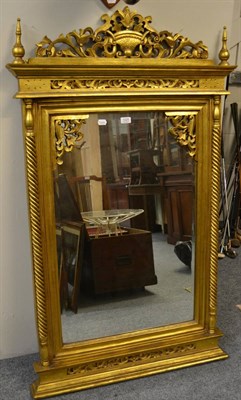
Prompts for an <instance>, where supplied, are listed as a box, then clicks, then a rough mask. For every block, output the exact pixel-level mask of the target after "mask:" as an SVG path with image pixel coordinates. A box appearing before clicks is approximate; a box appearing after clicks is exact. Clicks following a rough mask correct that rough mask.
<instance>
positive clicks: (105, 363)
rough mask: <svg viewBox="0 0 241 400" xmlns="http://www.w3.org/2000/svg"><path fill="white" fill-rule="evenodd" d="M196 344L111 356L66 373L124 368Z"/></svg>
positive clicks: (160, 357) (184, 349) (183, 349)
mask: <svg viewBox="0 0 241 400" xmlns="http://www.w3.org/2000/svg"><path fill="white" fill-rule="evenodd" d="M195 348H196V345H195V344H193V343H190V344H185V345H180V346H173V347H167V348H164V349H162V350H160V351H152V352H143V353H139V354H135V355H131V356H124V357H119V358H111V359H107V360H101V361H98V362H93V363H89V364H85V365H79V366H75V367H71V368H69V369H68V370H67V375H75V374H81V375H85V374H89V373H90V372H93V373H94V372H98V371H103V370H104V369H108V368H124V367H128V365H131V366H133V365H135V364H140V363H142V362H145V361H151V360H152V361H155V360H156V361H157V360H160V359H162V358H165V357H167V356H171V355H177V354H183V353H185V352H188V351H193V350H195Z"/></svg>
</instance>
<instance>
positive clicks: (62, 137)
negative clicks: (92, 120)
mask: <svg viewBox="0 0 241 400" xmlns="http://www.w3.org/2000/svg"><path fill="white" fill-rule="evenodd" d="M88 117H89V116H88V115H83V116H82V117H81V119H73V120H65V119H62V120H59V119H58V120H56V121H55V148H56V162H57V164H58V165H61V164H63V160H62V156H63V154H64V152H66V153H69V152H70V151H72V150H73V147H74V145H75V144H76V142H79V141H80V140H81V139H83V137H84V134H83V133H82V132H81V131H80V129H81V127H82V125H83V124H85V123H86V119H87V118H88Z"/></svg>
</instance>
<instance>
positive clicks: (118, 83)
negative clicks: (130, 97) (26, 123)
mask: <svg viewBox="0 0 241 400" xmlns="http://www.w3.org/2000/svg"><path fill="white" fill-rule="evenodd" d="M197 87H199V80H193V79H189V80H188V79H187V80H184V79H183V80H182V79H146V80H145V79H94V80H86V79H69V80H63V79H59V80H52V81H51V89H56V90H72V89H93V90H96V89H101V90H104V89H129V88H133V89H161V88H179V89H187V88H197Z"/></svg>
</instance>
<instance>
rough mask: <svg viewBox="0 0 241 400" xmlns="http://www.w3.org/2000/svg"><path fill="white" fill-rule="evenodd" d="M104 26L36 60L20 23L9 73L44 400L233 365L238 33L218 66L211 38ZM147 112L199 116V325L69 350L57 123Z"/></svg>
mask: <svg viewBox="0 0 241 400" xmlns="http://www.w3.org/2000/svg"><path fill="white" fill-rule="evenodd" d="M102 20H103V21H104V24H103V25H102V26H101V27H100V28H98V29H97V30H96V31H93V30H92V29H91V28H86V29H84V30H82V29H81V30H80V31H79V32H76V31H73V32H70V33H69V34H68V35H66V36H63V35H61V36H60V37H59V38H57V39H56V40H55V41H51V40H50V39H49V38H47V37H45V38H44V39H43V40H42V41H41V42H40V43H39V44H38V45H37V51H36V56H35V57H33V58H31V59H29V60H26V61H25V60H24V47H23V46H22V43H21V26H20V20H18V22H17V29H16V43H15V45H14V47H13V55H14V60H13V62H12V63H11V64H8V65H7V68H8V69H9V70H10V71H11V72H12V73H13V74H14V75H15V76H16V77H17V79H18V82H19V91H18V93H17V94H16V98H17V99H21V100H22V104H23V133H24V138H25V148H26V170H27V180H28V193H29V214H30V222H31V238H32V253H33V276H34V288H35V298H36V304H35V310H36V316H37V333H38V339H39V349H40V361H39V362H36V363H35V371H36V373H37V374H38V380H37V381H36V382H34V383H33V384H32V395H33V397H34V398H42V397H46V396H51V395H57V394H60V393H67V392H71V391H76V390H80V389H85V388H89V387H93V386H100V385H105V384H108V383H113V382H118V381H123V380H126V379H133V378H137V377H142V376H148V375H151V374H155V373H159V372H164V371H169V370H175V369H177V368H181V367H187V366H191V365H196V364H201V363H205V362H209V361H214V360H219V359H223V358H226V357H227V355H226V354H225V353H224V352H223V350H222V349H221V348H220V347H219V344H218V340H219V338H220V336H221V332H220V331H219V329H218V328H217V326H216V302H217V251H218V206H219V167H220V126H221V98H222V96H223V95H226V94H227V92H226V91H225V90H224V86H225V79H226V77H227V75H228V74H229V73H230V72H231V71H232V70H233V68H234V67H233V66H230V65H229V64H228V58H229V53H228V51H227V46H226V42H227V35H226V29H224V33H223V40H222V48H221V50H220V53H219V58H220V63H219V65H216V64H215V63H214V62H213V61H211V60H209V59H208V51H207V48H206V46H205V45H203V43H202V42H198V43H197V44H194V43H192V42H191V41H190V40H189V39H187V38H184V37H182V36H181V35H172V34H171V33H170V32H167V31H163V32H160V33H158V32H157V31H156V30H155V29H154V28H152V26H151V25H150V23H151V17H145V18H144V17H142V16H141V15H140V14H138V13H137V12H135V11H134V12H133V11H130V10H129V8H128V7H126V8H125V9H124V10H123V11H120V10H118V11H116V12H115V13H114V14H113V15H112V16H109V15H107V14H105V15H104V16H103V17H102ZM61 46H62V47H61ZM136 109H138V110H139V109H141V110H157V111H158V110H164V111H166V112H167V113H166V115H167V117H170V118H173V116H174V117H175V116H176V117H179V118H180V117H181V118H182V117H184V118H186V117H187V116H191V119H193V117H195V131H192V132H191V131H190V129H189V128H188V129H187V132H188V133H187V135H186V136H183V132H182V131H181V130H180V129H178V127H176V132H174V134H175V135H176V136H175V137H176V140H178V142H179V143H180V145H183V146H185V147H186V148H187V150H188V151H189V154H190V156H191V157H193V158H194V160H195V162H196V204H195V206H196V207H195V208H196V210H197V211H196V220H195V225H196V244H197V245H196V254H195V303H194V319H193V320H192V321H187V322H186V321H184V322H183V323H180V324H174V325H168V326H163V327H156V328H151V329H145V330H142V331H134V332H131V333H124V334H121V335H115V336H111V337H104V338H98V339H95V340H86V341H83V342H76V343H70V344H64V343H63V342H62V334H61V321H60V304H59V297H58V276H57V255H56V251H54V250H53V249H56V242H55V241H56V238H55V221H54V201H53V199H54V195H53V184H52V174H51V171H52V169H53V167H54V163H55V161H56V160H55V159H54V158H53V154H54V152H55V151H56V142H57V138H56V137H54V132H55V130H54V124H55V121H56V119H63V120H66V121H72V120H81V118H82V119H83V115H87V114H88V113H90V112H97V111H118V110H121V111H122V110H136ZM168 113H169V114H168ZM191 119H190V120H191ZM177 125H178V124H177ZM174 131H175V124H174ZM67 139H68V137H67ZM71 140H74V139H73V136H72V137H71ZM70 145H71V142H70ZM205 188H210V190H209V189H208V190H204V189H205ZM203 221H205V225H204V224H203Z"/></svg>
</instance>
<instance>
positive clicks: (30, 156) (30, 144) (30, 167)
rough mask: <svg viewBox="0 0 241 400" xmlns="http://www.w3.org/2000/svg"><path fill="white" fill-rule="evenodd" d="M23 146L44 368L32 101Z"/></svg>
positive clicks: (42, 282) (45, 352)
mask: <svg viewBox="0 0 241 400" xmlns="http://www.w3.org/2000/svg"><path fill="white" fill-rule="evenodd" d="M25 109H26V112H25V146H26V164H27V178H28V194H29V213H30V221H31V236H32V254H33V264H34V286H35V291H36V310H37V328H38V337H39V346H40V358H41V362H42V364H43V365H44V366H47V365H49V356H48V347H47V345H48V336H47V318H46V297H45V279H44V272H43V253H42V240H41V224H40V218H41V217H40V212H39V209H40V207H39V193H38V179H37V160H36V146H35V136H34V132H33V114H32V100H26V101H25Z"/></svg>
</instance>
